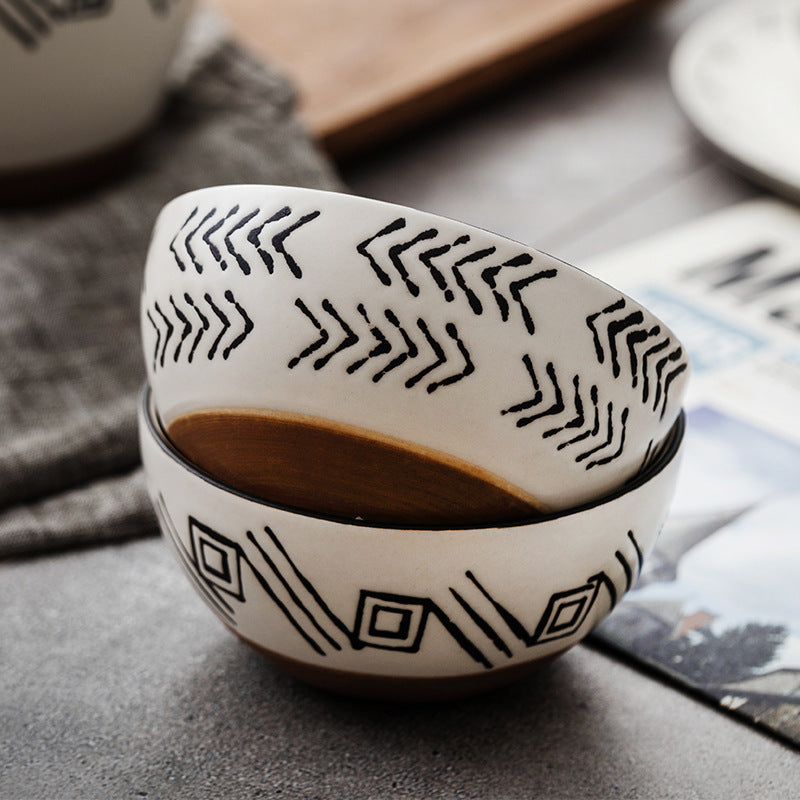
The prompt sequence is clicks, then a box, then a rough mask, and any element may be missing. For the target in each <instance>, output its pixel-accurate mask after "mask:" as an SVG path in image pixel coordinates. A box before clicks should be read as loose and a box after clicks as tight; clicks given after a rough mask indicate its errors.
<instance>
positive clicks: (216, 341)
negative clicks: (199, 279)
mask: <svg viewBox="0 0 800 800" xmlns="http://www.w3.org/2000/svg"><path fill="white" fill-rule="evenodd" d="M203 299H204V300H205V301H206V303H208V305H209V306H210V307H211V310H212V311H213V312H214V313H215V314H216V315H217V319H218V320H219V321H220V322H221V323H222V330H221V331H220V332H219V333H218V334H217V338H216V339H214V343H213V344H212V345H211V349H210V350H209V351H208V360H209V361H211V360H212V359H213V358H214V356H215V355H216V354H217V347H219V343H220V341H221V340H222V337H223V336H224V335H225V332H226V331H227V330H228V328H230V326H231V323H230V320H229V319H228V318H227V317H226V316H225V314H224V313H223V312H222V311H221V310H220V309H219V307H218V306H217V305H216V304H215V303H214V301H213V300H212V299H211V295H210V294H209V293H208V292H206V293H205V294H204V295H203Z"/></svg>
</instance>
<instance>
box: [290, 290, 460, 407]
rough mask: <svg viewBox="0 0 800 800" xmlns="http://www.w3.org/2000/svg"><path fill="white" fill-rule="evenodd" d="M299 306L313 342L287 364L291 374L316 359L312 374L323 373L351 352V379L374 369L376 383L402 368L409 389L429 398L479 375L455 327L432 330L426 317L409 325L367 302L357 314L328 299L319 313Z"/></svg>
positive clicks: (302, 304)
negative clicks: (420, 390)
mask: <svg viewBox="0 0 800 800" xmlns="http://www.w3.org/2000/svg"><path fill="white" fill-rule="evenodd" d="M295 306H296V307H297V309H298V310H299V311H300V312H301V313H302V314H303V316H304V317H306V319H307V320H308V321H309V323H310V325H311V326H312V328H313V332H314V338H313V339H312V340H311V341H310V342H308V343H307V344H306V345H305V346H304V347H303V348H302V349H301V350H300V351H299V352H298V353H297V355H295V356H293V357H292V358H291V359H290V360H289V362H288V364H287V366H288V367H289V369H295V368H296V367H298V366H299V365H300V364H301V363H302V362H304V361H306V360H310V359H312V356H313V360H311V365H312V367H313V369H314V370H321V369H324V368H326V367H327V366H328V365H329V364H330V363H331V362H333V361H334V360H335V359H337V357H338V356H339V355H340V354H342V353H344V352H345V351H350V355H349V361H348V363H347V365H346V366H345V367H344V369H345V372H346V373H347V374H348V375H353V374H355V373H357V372H360V371H361V370H362V369H368V368H369V366H368V365H370V364H374V365H375V371H373V372H372V376H371V380H372V381H373V383H378V382H379V381H381V380H383V379H384V378H385V377H386V376H387V375H389V374H390V373H393V372H395V370H398V369H400V368H401V367H404V369H403V370H402V373H403V374H402V380H403V385H404V386H405V388H406V389H413V388H414V387H416V386H417V385H420V384H421V385H424V386H425V390H426V391H427V392H428V393H429V394H431V393H433V392H435V391H437V390H439V389H441V388H443V387H445V386H450V385H452V384H454V383H457V382H458V381H460V380H462V379H464V378H466V377H468V376H469V375H471V374H472V373H473V372H474V371H475V365H474V363H473V361H472V356H471V353H470V349H469V347H468V346H467V344H466V343H465V342H464V341H463V339H462V338H461V335H460V334H459V332H458V329H457V327H456V325H455V324H453V323H452V322H448V323H446V324H445V326H444V331H443V332H440V331H432V330H431V327H430V326H429V325H428V323H427V322H426V321H425V320H424V319H423V318H422V317H419V318H416V319H415V320H414V321H413V323H412V324H406V323H403V322H401V320H400V318H399V317H398V315H397V314H396V313H395V312H394V311H393V310H392V309H391V308H387V309H384V310H383V312H382V313H381V314H379V315H376V314H370V313H369V312H368V311H367V308H366V307H365V305H364V304H363V303H359V304H358V306H356V309H355V312H354V313H349V312H343V311H342V310H340V309H337V308H336V307H335V306H334V304H333V303H332V302H331V301H330V300H329V299H327V298H326V299H324V300H322V302H321V303H320V309H319V310H318V311H312V310H311V309H310V308H309V306H308V305H307V304H306V303H305V302H304V301H303V300H302V299H300V298H298V299H297V300H295ZM337 360H338V359H337ZM454 362H455V363H454ZM411 365H413V366H411Z"/></svg>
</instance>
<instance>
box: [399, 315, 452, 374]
mask: <svg viewBox="0 0 800 800" xmlns="http://www.w3.org/2000/svg"><path fill="white" fill-rule="evenodd" d="M417 327H418V328H419V329H420V331H422V335H423V336H424V337H425V340H426V341H427V342H428V345H429V346H430V348H431V350H433V354H434V355H435V356H436V359H435V360H434V361H433V362H432V363H430V364H428V366H427V367H425V368H424V369H422V370H420V371H419V372H418V373H417V374H416V375H412V376H411V377H410V378H409V379H408V380H407V381H406V383H405V387H406V389H411V388H413V387H414V386H416V385H417V384H418V383H419V382H420V381H421V380H422V379H423V378H424V377H425V376H426V375H428V374H430V373H431V372H433V371H434V370H435V369H437V367H440V366H441V365H442V364H444V363H445V361H447V356H446V355H445V353H444V348H443V347H442V346H441V345H440V344H439V342H438V341H436V339H435V338H434V337H433V335H432V334H431V332H430V330H429V328H428V325H427V323H426V322H425V320H424V319H422V317H420V318H419V319H418V320H417Z"/></svg>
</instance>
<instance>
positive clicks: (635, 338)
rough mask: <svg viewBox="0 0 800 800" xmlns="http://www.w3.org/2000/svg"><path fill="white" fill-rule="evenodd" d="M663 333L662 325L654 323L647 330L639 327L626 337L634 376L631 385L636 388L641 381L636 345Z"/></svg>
mask: <svg viewBox="0 0 800 800" xmlns="http://www.w3.org/2000/svg"><path fill="white" fill-rule="evenodd" d="M659 333H661V326H660V325H654V326H653V327H652V328H650V330H649V331H648V330H645V329H644V328H638V329H637V330H635V331H631V332H630V333H629V334H628V335H627V336H626V337H625V344H626V345H627V348H628V353H629V355H630V364H631V376H632V383H631V386H633V388H634V389H635V388H636V385H637V384H638V382H639V374H638V371H639V364H638V356H637V353H636V346H637V345H640V344H642V343H644V342H646V341H647V340H648V339H650V338H652V337H653V336H658V334H659Z"/></svg>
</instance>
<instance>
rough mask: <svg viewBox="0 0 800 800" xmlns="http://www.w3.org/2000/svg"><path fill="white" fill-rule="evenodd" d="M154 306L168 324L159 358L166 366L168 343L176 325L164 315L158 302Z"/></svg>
mask: <svg viewBox="0 0 800 800" xmlns="http://www.w3.org/2000/svg"><path fill="white" fill-rule="evenodd" d="M153 307H154V308H155V310H156V314H158V315H159V316H160V317H161V319H162V320H163V321H164V324H165V325H166V328H167V332H166V334H165V335H164V343H163V345H162V346H161V355H160V356H159V359H158V363H159V365H160V366H162V367H163V366H164V356H165V355H166V352H167V345H168V344H169V340H170V337H171V336H172V331H173V330H175V326H174V325H173V324H172V322H170V320H169V319H167V317H166V316H165V315H164V312H163V311H162V310H161V306H159V305H158V303H155V305H154V306H153Z"/></svg>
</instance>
